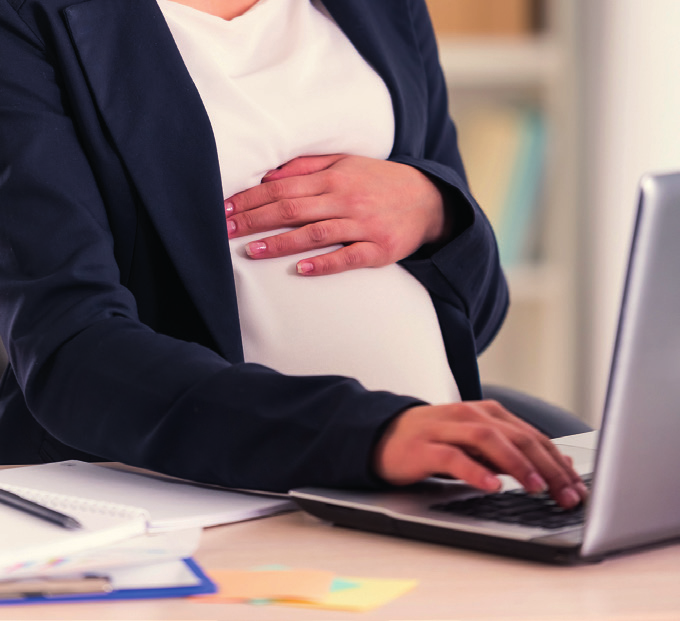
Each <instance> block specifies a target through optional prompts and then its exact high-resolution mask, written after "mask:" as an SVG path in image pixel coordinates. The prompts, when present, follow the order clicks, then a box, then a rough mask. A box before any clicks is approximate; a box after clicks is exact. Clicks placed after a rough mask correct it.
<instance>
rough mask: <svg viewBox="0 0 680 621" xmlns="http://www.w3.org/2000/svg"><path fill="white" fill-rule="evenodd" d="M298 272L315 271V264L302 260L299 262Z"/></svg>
mask: <svg viewBox="0 0 680 621" xmlns="http://www.w3.org/2000/svg"><path fill="white" fill-rule="evenodd" d="M297 271H298V274H309V273H310V272H313V271H314V264H313V263H309V262H307V261H301V262H300V263H298V264H297Z"/></svg>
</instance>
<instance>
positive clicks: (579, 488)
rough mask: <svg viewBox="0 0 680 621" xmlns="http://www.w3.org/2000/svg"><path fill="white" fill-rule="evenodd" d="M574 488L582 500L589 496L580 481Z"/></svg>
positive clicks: (588, 492) (587, 490)
mask: <svg viewBox="0 0 680 621" xmlns="http://www.w3.org/2000/svg"><path fill="white" fill-rule="evenodd" d="M574 487H575V488H576V491H577V492H578V493H579V495H580V496H581V498H582V499H586V498H588V496H589V495H590V490H589V489H588V488H587V487H586V486H585V484H583V483H581V481H579V482H578V483H576V484H575V485H574Z"/></svg>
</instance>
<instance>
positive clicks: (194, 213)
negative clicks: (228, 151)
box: [64, 0, 243, 360]
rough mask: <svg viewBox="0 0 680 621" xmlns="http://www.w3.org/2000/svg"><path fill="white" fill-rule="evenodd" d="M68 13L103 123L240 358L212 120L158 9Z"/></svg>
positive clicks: (215, 326) (123, 6) (199, 297)
mask: <svg viewBox="0 0 680 621" xmlns="http://www.w3.org/2000/svg"><path fill="white" fill-rule="evenodd" d="M64 15H65V18H66V21H67V24H68V27H69V30H70V34H71V38H72V41H73V43H74V45H75V47H76V49H77V53H78V56H79V58H80V62H81V64H82V67H83V69H84V72H85V74H86V76H87V79H88V81H89V84H90V88H91V90H92V93H93V96H94V98H95V101H96V104H97V106H98V108H99V110H100V112H101V116H102V119H103V121H104V124H105V125H106V127H107V129H108V131H109V132H110V135H111V138H112V140H113V142H114V144H115V146H116V148H117V149H118V151H119V154H120V156H121V159H122V160H123V161H124V163H125V165H126V167H127V170H128V173H129V175H130V177H131V179H132V182H133V184H134V185H135V188H136V190H137V192H138V193H139V196H140V198H141V200H142V202H143V204H144V205H145V207H146V208H147V210H148V212H149V214H150V217H151V219H152V221H153V223H154V225H155V226H156V229H157V230H158V233H159V235H160V236H161V239H162V240H163V242H164V244H165V247H166V249H167V251H168V254H169V255H170V257H171V258H172V260H173V262H174V263H175V266H176V268H177V271H178V273H179V275H180V277H181V278H182V281H183V282H184V285H185V286H186V288H187V290H188V291H189V292H190V294H191V296H192V298H193V300H194V302H195V304H196V306H197V308H198V310H199V312H200V313H201V315H202V316H203V318H204V321H205V322H206V325H207V326H208V329H209V330H210V332H211V333H212V334H213V337H214V338H215V341H216V343H217V345H218V346H219V347H220V350H221V353H222V354H223V355H224V356H225V357H227V358H228V359H230V360H240V359H242V356H243V354H242V349H241V344H240V343H241V341H240V328H239V325H238V322H237V321H233V320H231V318H233V317H238V310H237V306H236V293H235V289H234V281H233V273H232V268H231V257H230V254H229V246H228V237H227V232H226V225H225V217H224V209H223V203H222V188H221V182H220V174H219V163H218V159H217V151H216V148H215V142H214V138H213V133H212V128H211V126H210V121H209V119H208V116H207V114H206V112H205V108H204V107H203V104H202V102H201V99H200V96H199V94H198V92H197V91H196V88H195V86H194V84H193V82H192V80H191V77H190V76H189V74H188V72H187V70H186V67H185V66H184V63H183V62H182V58H181V55H180V53H179V51H178V50H177V47H176V45H175V43H174V40H173V38H172V35H171V33H170V31H169V30H168V28H167V25H166V23H165V20H164V18H163V15H162V13H161V11H160V9H159V8H158V6H157V4H156V2H153V1H144V0H114V1H111V0H88V1H87V2H83V3H81V4H76V5H73V6H70V7H68V8H67V9H65V11H64ZM226 318H230V319H229V320H227V319H226Z"/></svg>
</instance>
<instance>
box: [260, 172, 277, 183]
mask: <svg viewBox="0 0 680 621" xmlns="http://www.w3.org/2000/svg"><path fill="white" fill-rule="evenodd" d="M275 172H276V169H274V170H270V171H268V172H266V173H265V174H264V176H263V177H262V180H263V181H264V180H265V179H266V178H267V177H271V176H272V175H273V174H274V173H275Z"/></svg>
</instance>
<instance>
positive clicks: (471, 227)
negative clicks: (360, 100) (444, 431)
mask: <svg viewBox="0 0 680 621" xmlns="http://www.w3.org/2000/svg"><path fill="white" fill-rule="evenodd" d="M408 5H409V8H410V13H411V15H410V17H411V21H412V24H413V36H414V37H415V39H416V42H417V47H418V50H419V51H420V57H421V61H422V68H423V73H424V75H425V79H426V81H427V119H428V125H427V133H426V137H425V141H424V143H423V148H422V151H421V152H420V153H416V154H414V153H395V154H393V155H392V157H391V159H392V160H394V161H398V162H401V163H404V164H410V165H411V166H414V167H416V168H418V169H419V170H421V171H422V172H423V173H425V174H426V175H428V176H429V177H430V178H431V179H432V180H433V181H434V182H435V183H436V184H437V185H438V187H439V188H440V190H441V191H442V193H443V195H444V199H445V204H446V207H447V208H448V209H450V210H452V216H453V222H454V232H453V236H452V239H451V240H450V241H449V242H448V243H446V244H445V245H443V246H441V247H438V248H423V249H421V250H420V251H419V252H417V253H415V254H414V255H412V256H411V257H409V258H407V259H405V260H403V261H402V262H401V264H402V265H403V266H404V267H405V268H406V269H407V270H409V271H410V272H411V273H412V274H413V275H414V276H415V277H416V278H418V279H419V280H420V281H421V282H422V283H423V284H424V285H425V286H426V287H427V288H428V290H429V291H430V293H431V295H432V296H433V298H434V300H435V305H438V304H439V306H440V308H441V305H446V306H448V307H450V308H449V309H448V312H444V313H441V312H440V313H439V316H440V321H441V318H442V316H443V315H447V316H450V315H451V314H452V313H453V314H455V315H458V316H459V314H460V313H461V312H462V313H463V314H464V316H465V318H466V320H467V321H468V322H469V327H470V330H471V336H472V338H473V339H474V346H475V350H476V352H477V353H480V352H481V351H483V350H484V349H485V348H486V347H487V346H488V344H489V343H490V342H491V340H492V339H493V337H494V336H495V334H496V333H497V331H498V329H499V328H500V326H501V324H502V322H503V319H504V318H505V314H506V311H507V307H508V301H509V300H508V289H507V284H506V281H505V277H504V275H503V271H502V269H501V266H500V261H499V254H498V248H497V244H496V239H495V236H494V233H493V230H492V228H491V225H490V224H489V221H488V219H487V218H486V216H485V215H484V213H483V211H482V210H481V209H480V207H479V205H478V204H477V202H476V201H475V199H474V198H473V196H472V195H471V193H470V190H469V187H468V184H467V179H466V177H465V172H464V169H463V163H462V160H461V156H460V153H459V150H458V146H457V137H456V129H455V126H454V124H453V122H452V120H451V118H450V115H449V107H448V95H447V88H446V83H445V80H444V75H443V72H442V68H441V65H440V62H439V55H438V50H437V44H436V39H435V36H434V31H433V29H432V24H431V21H430V17H429V14H428V11H427V7H426V5H425V2H424V0H408ZM454 309H455V310H454ZM438 310H439V308H438ZM442 329H443V330H446V326H444V325H442Z"/></svg>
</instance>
